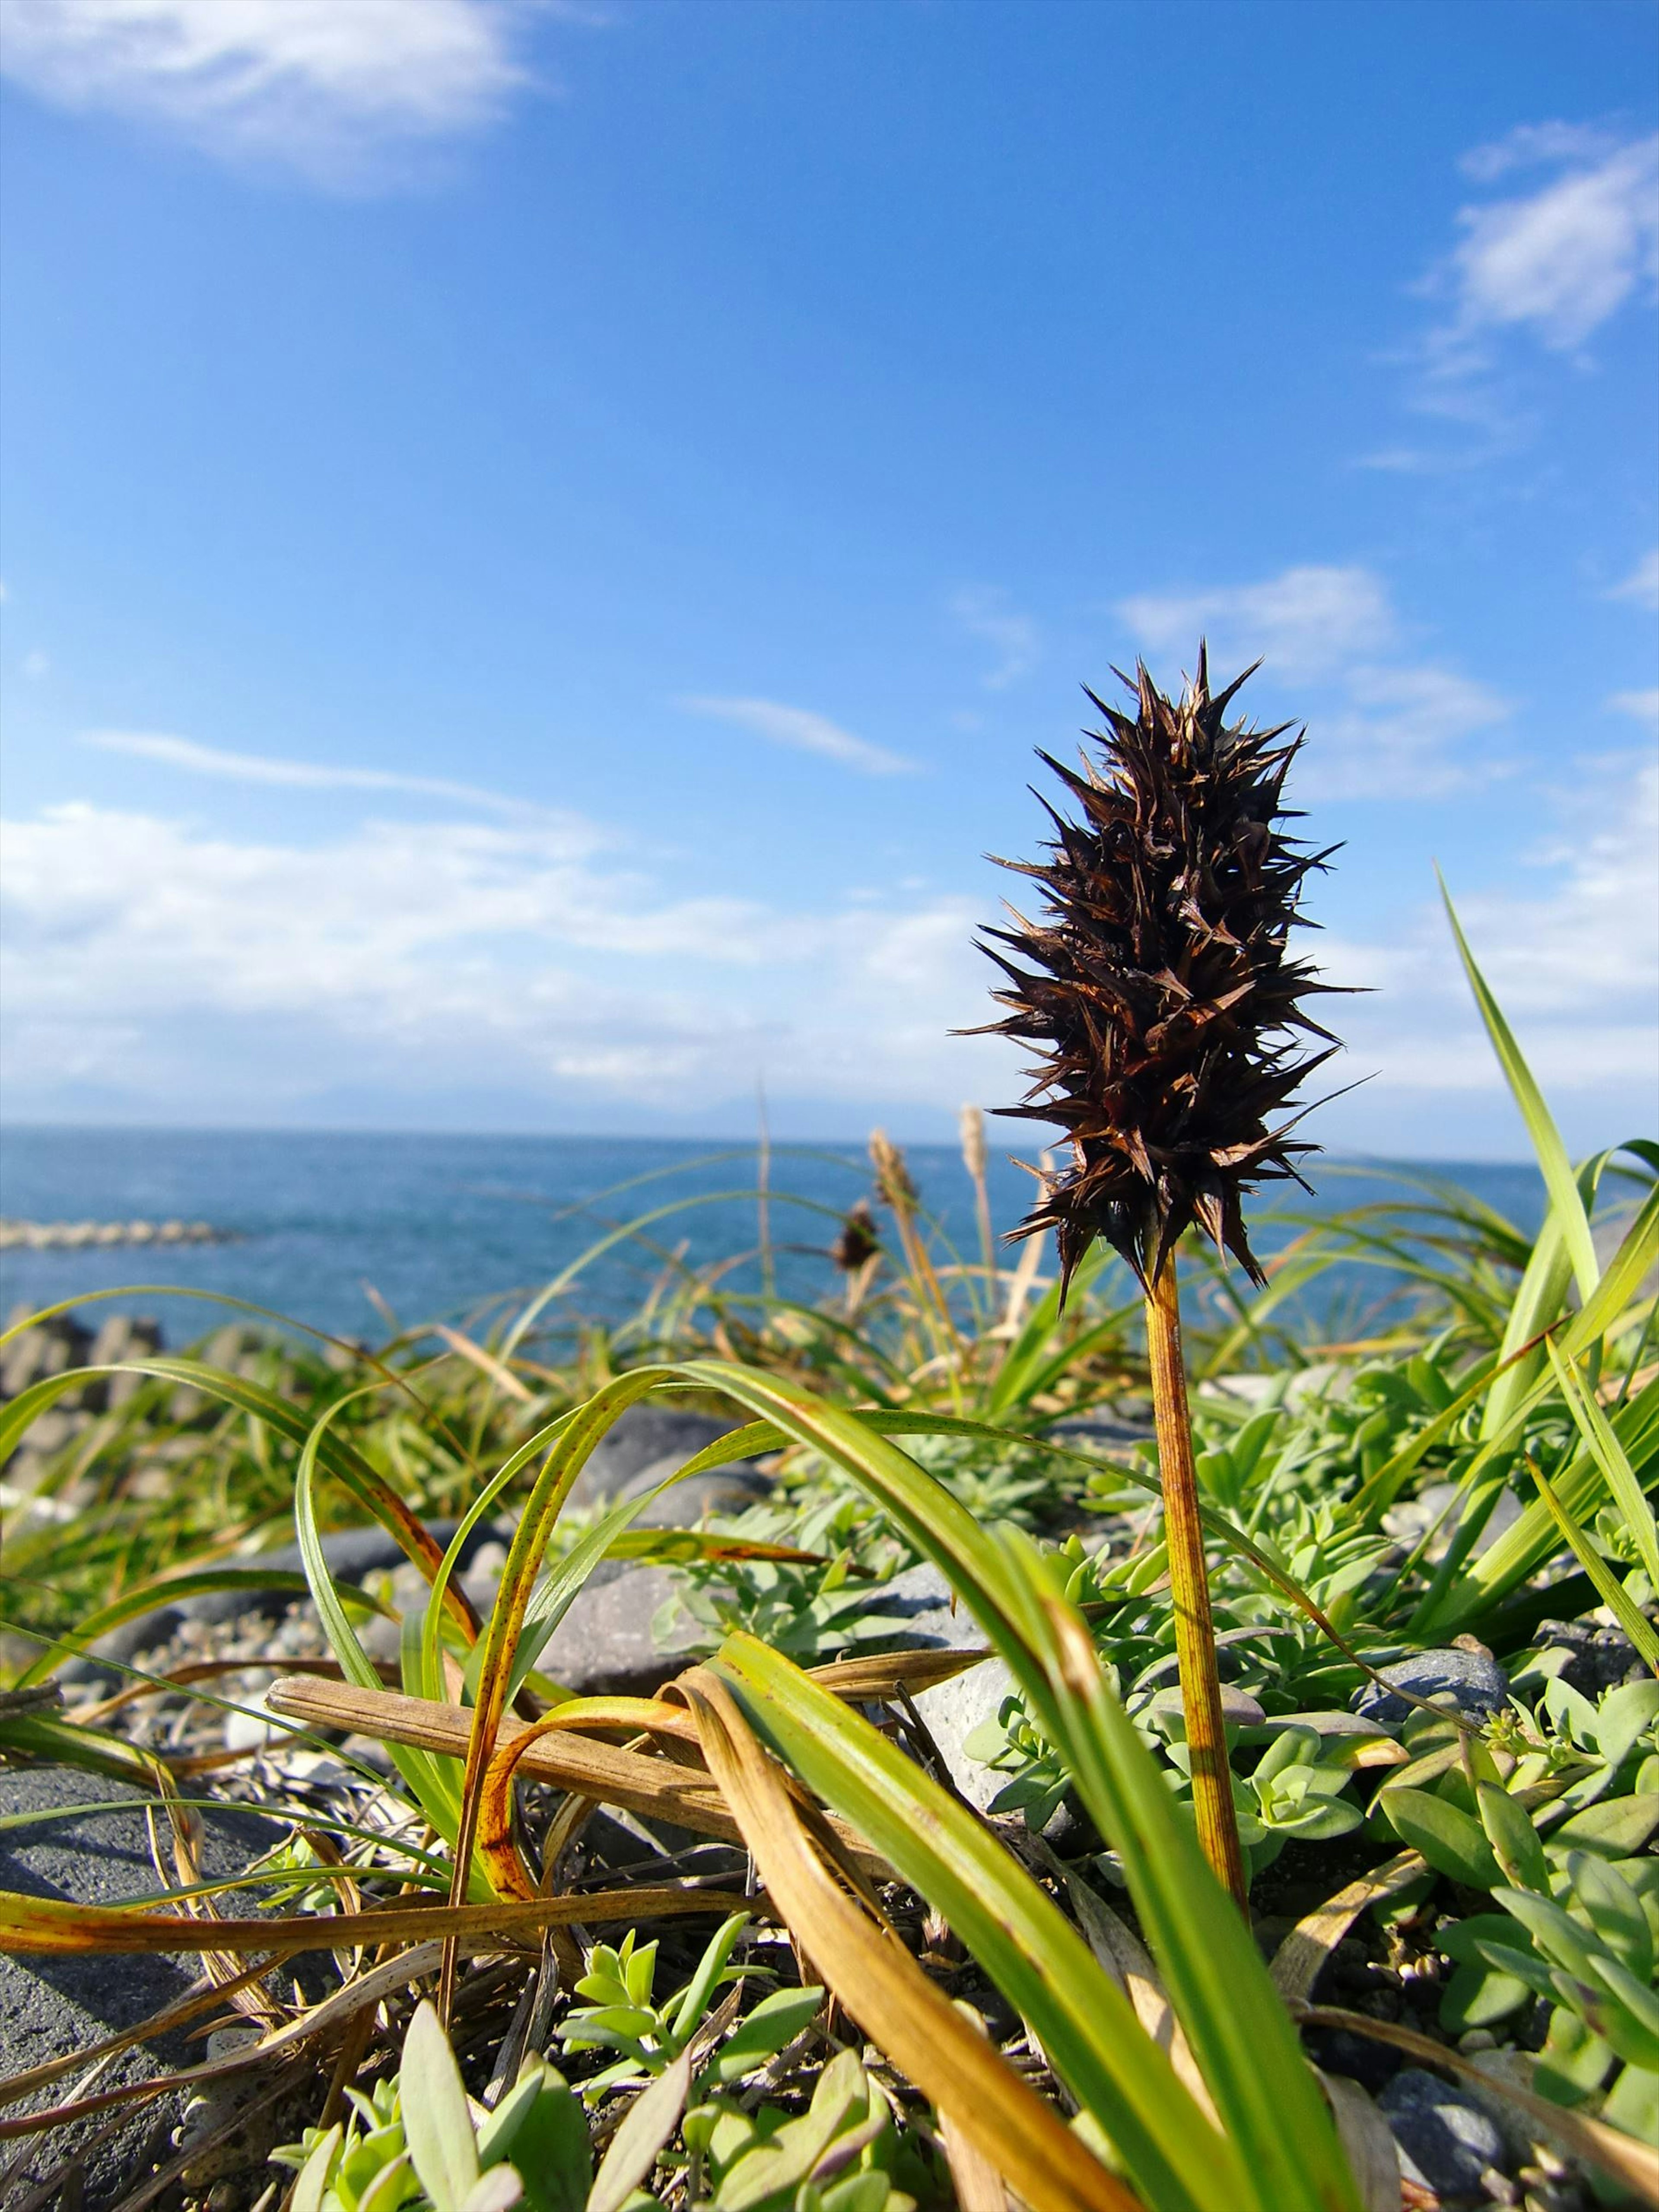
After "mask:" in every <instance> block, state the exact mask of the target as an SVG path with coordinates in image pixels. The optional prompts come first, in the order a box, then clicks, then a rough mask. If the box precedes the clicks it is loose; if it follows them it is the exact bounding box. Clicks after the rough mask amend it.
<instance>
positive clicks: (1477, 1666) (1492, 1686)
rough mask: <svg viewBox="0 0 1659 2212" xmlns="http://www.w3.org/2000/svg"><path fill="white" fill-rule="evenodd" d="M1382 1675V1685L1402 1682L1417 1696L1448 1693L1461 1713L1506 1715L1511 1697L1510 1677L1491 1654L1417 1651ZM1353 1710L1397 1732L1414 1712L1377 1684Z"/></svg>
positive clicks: (1369, 1686) (1358, 1698)
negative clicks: (1507, 1704)
mask: <svg viewBox="0 0 1659 2212" xmlns="http://www.w3.org/2000/svg"><path fill="white" fill-rule="evenodd" d="M1378 1672H1379V1673H1380V1674H1381V1675H1382V1677H1383V1681H1385V1682H1394V1683H1397V1684H1398V1685H1399V1686H1400V1688H1401V1689H1402V1690H1409V1691H1410V1692H1412V1694H1413V1697H1418V1698H1439V1697H1445V1696H1447V1695H1448V1694H1449V1696H1450V1697H1451V1699H1453V1701H1454V1703H1455V1705H1456V1707H1457V1710H1458V1711H1459V1712H1462V1713H1474V1714H1485V1713H1496V1712H1501V1711H1503V1709H1504V1704H1505V1703H1506V1701H1507V1699H1508V1698H1509V1694H1510V1678H1509V1676H1508V1675H1507V1674H1505V1673H1504V1669H1503V1668H1501V1667H1500V1666H1499V1665H1498V1662H1497V1661H1496V1660H1495V1659H1494V1658H1493V1657H1492V1656H1491V1654H1490V1653H1489V1652H1483V1651H1462V1650H1455V1649H1449V1650H1443V1651H1413V1653H1412V1654H1411V1655H1410V1656H1409V1657H1407V1658H1405V1659H1396V1660H1395V1662H1394V1664H1393V1665H1392V1666H1391V1667H1383V1668H1379V1669H1378ZM1353 1710H1354V1711H1355V1712H1357V1713H1358V1714H1361V1715H1362V1716H1363V1717H1364V1718H1365V1719H1366V1720H1368V1721H1382V1722H1383V1723H1386V1724H1388V1725H1389V1726H1390V1727H1392V1726H1394V1725H1395V1723H1398V1722H1400V1721H1403V1720H1404V1719H1405V1718H1406V1717H1407V1715H1408V1714H1409V1713H1410V1712H1411V1711H1413V1707H1412V1706H1411V1705H1407V1702H1406V1700H1405V1699H1404V1698H1395V1697H1390V1696H1389V1692H1387V1691H1386V1690H1383V1689H1380V1688H1379V1687H1378V1686H1377V1685H1376V1683H1375V1682H1367V1683H1366V1685H1365V1686H1364V1689H1363V1690H1361V1691H1359V1692H1358V1694H1357V1695H1356V1696H1355V1698H1354V1700H1353Z"/></svg>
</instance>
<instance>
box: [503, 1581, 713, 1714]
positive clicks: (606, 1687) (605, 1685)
mask: <svg viewBox="0 0 1659 2212" xmlns="http://www.w3.org/2000/svg"><path fill="white" fill-rule="evenodd" d="M674 1589H675V1577H674V1576H673V1574H672V1573H671V1571H670V1570H669V1569H668V1568H666V1567H643V1566H628V1565H622V1564H621V1563H617V1565H615V1567H614V1568H613V1569H612V1570H611V1571H607V1570H606V1568H605V1567H604V1566H601V1567H600V1568H599V1570H598V1571H596V1572H595V1573H594V1574H593V1575H592V1577H590V1578H589V1580H588V1581H587V1583H586V1584H585V1585H584V1586H583V1588H582V1589H581V1590H580V1592H579V1594H578V1595H577V1597H576V1599H575V1601H574V1604H573V1605H572V1606H571V1608H570V1610H569V1612H568V1613H566V1615H565V1617H564V1619H563V1620H562V1621H561V1622H560V1623H559V1625H558V1626H557V1627H556V1629H555V1630H554V1632H553V1633H552V1635H551V1636H550V1638H548V1641H547V1644H546V1645H545V1647H544V1650H543V1652H542V1656H541V1658H540V1660H539V1661H538V1665H539V1666H540V1668H542V1670H543V1672H544V1673H545V1674H550V1675H551V1676H552V1677H553V1679H554V1680H555V1681H556V1682H562V1683H563V1685H564V1686H565V1687H566V1688H567V1689H568V1690H574V1691H575V1692H576V1693H577V1695H578V1696H580V1697H601V1696H623V1697H649V1696H650V1695H651V1693H652V1692H653V1691H655V1690H659V1689H660V1688H661V1687H662V1686H663V1684H664V1683H665V1682H666V1681H669V1680H671V1679H672V1678H673V1676H674V1675H676V1674H679V1673H680V1672H681V1671H682V1670H683V1669H684V1668H687V1667H689V1666H690V1665H691V1664H692V1662H693V1661H694V1659H695V1658H696V1656H698V1655H697V1654H696V1653H695V1652H694V1651H693V1650H691V1649H690V1644H689V1642H677V1643H676V1644H675V1645H673V1646H672V1647H671V1648H670V1649H669V1650H659V1648H658V1646H657V1644H656V1642H655V1640H654V1639H653V1636H652V1633H651V1623H652V1619H653V1615H654V1614H655V1613H656V1611H657V1608H658V1607H659V1606H660V1605H661V1604H662V1603H663V1601H664V1600H665V1598H668V1597H671V1595H673V1592H674ZM685 1634H686V1636H687V1638H689V1636H690V1624H689V1623H687V1624H686V1627H685Z"/></svg>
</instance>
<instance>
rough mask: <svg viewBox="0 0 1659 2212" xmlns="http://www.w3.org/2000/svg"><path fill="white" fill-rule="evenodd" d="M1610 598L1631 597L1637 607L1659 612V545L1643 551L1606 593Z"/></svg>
mask: <svg viewBox="0 0 1659 2212" xmlns="http://www.w3.org/2000/svg"><path fill="white" fill-rule="evenodd" d="M1607 597H1608V598H1609V599H1632V600H1633V601H1634V602H1635V604H1636V605H1638V607H1647V608H1650V609H1651V610H1652V611H1654V612H1655V613H1659V546H1656V547H1655V548H1654V550H1653V551H1652V552H1651V553H1644V555H1643V556H1642V557H1641V559H1640V560H1639V561H1638V562H1637V564H1636V566H1635V567H1634V568H1632V570H1631V572H1630V574H1629V575H1628V576H1626V578H1625V579H1624V580H1623V581H1622V582H1621V583H1618V584H1615V585H1614V586H1613V589H1612V590H1611V591H1610V592H1608V593H1607Z"/></svg>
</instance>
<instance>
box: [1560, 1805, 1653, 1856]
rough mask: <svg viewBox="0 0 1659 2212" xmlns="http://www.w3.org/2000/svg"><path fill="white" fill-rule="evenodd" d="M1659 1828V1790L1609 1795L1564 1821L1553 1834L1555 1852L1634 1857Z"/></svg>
mask: <svg viewBox="0 0 1659 2212" xmlns="http://www.w3.org/2000/svg"><path fill="white" fill-rule="evenodd" d="M1656 1828H1659V1791H1650V1792H1646V1793H1644V1795H1642V1796H1637V1797H1610V1798H1605V1799H1603V1800H1602V1802H1601V1803H1599V1804H1595V1805H1587V1806H1586V1807H1585V1808H1584V1809H1583V1812H1582V1813H1575V1814H1573V1816H1572V1818H1571V1820H1564V1821H1563V1822H1562V1824H1561V1826H1559V1828H1557V1829H1556V1830H1555V1831H1554V1832H1553V1835H1552V1836H1551V1837H1550V1839H1549V1842H1550V1848H1551V1850H1553V1851H1554V1850H1562V1849H1564V1848H1565V1849H1566V1850H1578V1851H1594V1852H1595V1856H1596V1857H1597V1858H1600V1859H1628V1858H1633V1857H1635V1856H1636V1854H1637V1852H1638V1851H1639V1850H1641V1848H1642V1846H1643V1844H1645V1843H1646V1841H1647V1839H1648V1838H1649V1837H1650V1835H1651V1834H1652V1833H1653V1832H1654V1830H1655V1829H1656Z"/></svg>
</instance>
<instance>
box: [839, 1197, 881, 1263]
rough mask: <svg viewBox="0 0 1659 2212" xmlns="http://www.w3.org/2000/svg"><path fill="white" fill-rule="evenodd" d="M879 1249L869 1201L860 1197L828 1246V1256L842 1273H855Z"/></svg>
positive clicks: (879, 1242) (878, 1240)
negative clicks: (833, 1240)
mask: <svg viewBox="0 0 1659 2212" xmlns="http://www.w3.org/2000/svg"><path fill="white" fill-rule="evenodd" d="M880 1249H881V1237H880V1235H879V1233H878V1231H877V1228H876V1217H875V1216H874V1214H873V1213H872V1212H871V1211H870V1201H869V1200H868V1199H867V1198H861V1199H860V1200H858V1202H857V1204H856V1205H855V1206H854V1207H853V1209H852V1211H851V1212H849V1213H848V1216H847V1218H846V1219H845V1220H844V1221H843V1222H842V1225H841V1228H840V1230H839V1231H837V1232H836V1240H835V1242H834V1243H833V1244H831V1245H830V1247H829V1257H830V1258H831V1259H832V1260H833V1261H835V1263H836V1267H839V1268H840V1269H841V1271H842V1273H843V1274H847V1275H855V1274H857V1273H858V1271H859V1269H860V1267H863V1266H864V1265H865V1264H866V1261H870V1260H873V1259H874V1258H875V1256H876V1255H877V1253H878V1252H879V1251H880Z"/></svg>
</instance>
